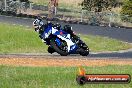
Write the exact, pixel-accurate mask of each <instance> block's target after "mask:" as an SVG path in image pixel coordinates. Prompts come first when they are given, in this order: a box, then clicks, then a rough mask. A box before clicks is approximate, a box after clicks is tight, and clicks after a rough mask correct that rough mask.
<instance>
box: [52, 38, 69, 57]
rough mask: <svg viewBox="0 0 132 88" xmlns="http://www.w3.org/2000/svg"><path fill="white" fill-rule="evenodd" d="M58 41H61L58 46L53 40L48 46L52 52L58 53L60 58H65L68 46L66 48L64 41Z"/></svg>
mask: <svg viewBox="0 0 132 88" xmlns="http://www.w3.org/2000/svg"><path fill="white" fill-rule="evenodd" d="M60 41H61V45H60V46H58V44H57V43H56V41H55V39H52V40H51V41H50V44H51V46H52V47H53V48H54V50H55V51H56V52H57V53H59V54H60V55H61V56H67V55H68V48H67V47H68V46H67V44H66V42H65V41H62V40H60Z"/></svg>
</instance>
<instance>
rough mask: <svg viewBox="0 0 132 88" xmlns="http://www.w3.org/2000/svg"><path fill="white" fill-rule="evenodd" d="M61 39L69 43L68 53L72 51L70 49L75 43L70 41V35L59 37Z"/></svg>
mask: <svg viewBox="0 0 132 88" xmlns="http://www.w3.org/2000/svg"><path fill="white" fill-rule="evenodd" d="M57 36H58V37H59V38H60V39H62V40H64V41H66V42H67V46H68V52H69V51H70V47H71V46H72V45H74V43H73V42H72V41H71V39H70V34H67V36H65V37H63V36H61V35H57Z"/></svg>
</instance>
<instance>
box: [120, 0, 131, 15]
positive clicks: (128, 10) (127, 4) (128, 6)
mask: <svg viewBox="0 0 132 88" xmlns="http://www.w3.org/2000/svg"><path fill="white" fill-rule="evenodd" d="M121 14H122V15H129V16H130V17H132V0H126V1H125V2H124V4H123V7H122V11H121Z"/></svg>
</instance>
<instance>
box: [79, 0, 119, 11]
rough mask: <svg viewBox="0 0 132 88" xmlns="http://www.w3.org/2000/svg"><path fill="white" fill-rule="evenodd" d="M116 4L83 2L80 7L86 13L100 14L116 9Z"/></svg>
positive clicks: (105, 0)
mask: <svg viewBox="0 0 132 88" xmlns="http://www.w3.org/2000/svg"><path fill="white" fill-rule="evenodd" d="M117 3H118V2H117V1H116V0H84V1H83V2H82V3H81V6H82V7H83V9H85V10H88V11H95V12H101V11H103V10H108V9H110V8H112V7H116V5H117Z"/></svg>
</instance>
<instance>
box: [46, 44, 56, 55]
mask: <svg viewBox="0 0 132 88" xmlns="http://www.w3.org/2000/svg"><path fill="white" fill-rule="evenodd" d="M54 52H55V50H54V49H53V48H52V47H50V46H49V47H48V53H51V54H52V53H54Z"/></svg>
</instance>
